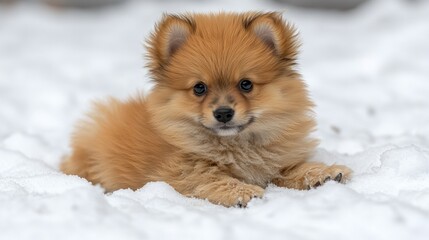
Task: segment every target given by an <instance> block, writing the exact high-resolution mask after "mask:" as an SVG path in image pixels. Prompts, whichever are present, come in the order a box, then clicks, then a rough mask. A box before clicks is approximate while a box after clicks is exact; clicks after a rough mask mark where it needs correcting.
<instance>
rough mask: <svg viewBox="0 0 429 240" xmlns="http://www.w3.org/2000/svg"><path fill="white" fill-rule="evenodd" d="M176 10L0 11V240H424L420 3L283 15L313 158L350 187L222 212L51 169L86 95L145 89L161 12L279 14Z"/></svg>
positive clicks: (201, 6) (270, 198)
mask: <svg viewBox="0 0 429 240" xmlns="http://www.w3.org/2000/svg"><path fill="white" fill-rule="evenodd" d="M173 2H174V1H159V2H156V1H154V2H148V1H144V2H143V1H136V2H131V3H128V4H125V5H121V6H119V7H116V8H108V9H104V10H99V11H95V12H90V11H77V10H74V11H70V10H61V9H56V10H52V9H49V8H45V7H42V6H38V5H26V4H21V5H17V6H14V7H10V8H6V7H4V6H0V239H2V240H3V239H38V240H39V239H246V240H251V239H389V240H392V239H413V240H419V239H428V238H427V237H428V236H429V97H428V95H429V79H428V76H429V41H428V37H429V2H428V1H399V0H392V1H389V0H385V1H382V0H379V1H377V2H372V3H370V4H368V5H365V6H363V7H362V8H360V9H358V10H356V11H353V12H348V13H339V12H317V11H306V10H302V9H297V8H288V9H287V10H286V12H285V16H286V17H287V18H288V19H290V20H291V21H293V22H294V23H295V24H296V26H297V27H298V28H299V29H300V32H301V38H302V41H303V48H302V55H301V62H300V64H301V65H300V68H301V69H302V73H303V75H304V77H305V79H306V80H307V82H308V84H309V87H310V90H311V92H312V96H313V98H314V99H315V101H316V103H317V104H318V107H317V109H316V112H317V116H318V120H319V129H318V131H317V132H316V134H317V135H318V137H320V138H321V140H322V143H321V145H320V147H319V149H318V152H317V154H316V156H315V159H317V160H321V161H324V162H327V163H333V162H337V163H341V164H346V165H348V166H350V167H351V168H352V169H353V170H354V171H355V176H354V178H353V180H352V181H351V182H350V183H349V184H347V185H340V184H336V183H328V184H327V185H326V186H323V187H321V188H318V189H316V190H310V191H296V190H288V189H282V188H277V187H274V186H270V187H269V188H268V189H267V193H266V196H265V197H264V198H263V199H257V200H254V201H252V202H251V203H250V206H249V207H248V208H247V209H239V208H232V209H227V208H224V207H221V206H216V205H212V204H210V203H208V202H207V201H203V200H198V199H188V198H185V197H183V196H181V195H180V194H178V193H177V192H175V191H174V190H173V189H172V188H171V187H169V186H168V185H166V184H165V183H151V184H147V185H146V186H145V187H143V188H142V189H140V190H137V191H135V192H133V191H131V190H119V191H116V192H114V193H112V194H104V193H103V191H102V189H101V188H99V187H96V186H92V185H91V184H89V183H88V182H87V181H86V180H84V179H80V178H78V177H76V176H66V175H64V174H62V173H60V172H59V171H58V163H59V159H60V156H61V155H63V154H64V153H67V152H68V151H69V149H68V139H69V134H70V132H71V129H72V126H73V123H74V122H75V121H76V119H78V118H79V117H80V116H82V115H83V113H84V111H86V110H87V109H88V106H89V103H90V101H91V100H93V99H97V98H102V97H105V96H108V95H113V96H116V97H119V98H125V97H126V96H129V95H132V94H135V93H137V91H141V90H147V89H148V88H149V86H148V84H147V76H146V70H145V69H143V68H142V66H143V65H144V60H143V59H142V54H143V47H142V43H143V39H144V37H145V36H147V34H148V32H149V31H150V30H151V29H152V27H153V24H154V22H155V20H157V19H158V18H159V17H160V15H161V12H163V11H182V10H187V11H210V10H219V9H224V10H249V9H253V10H284V9H285V7H284V6H280V5H275V4H274V3H271V2H267V1H264V2H262V1H254V0H251V1H247V2H244V1H226V0H224V1H222V2H214V1H196V2H188V3H187V2H185V3H180V4H178V5H177V4H176V5H171V3H173ZM411 3H413V4H411ZM145 79H146V80H145Z"/></svg>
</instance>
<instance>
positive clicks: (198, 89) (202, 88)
mask: <svg viewBox="0 0 429 240" xmlns="http://www.w3.org/2000/svg"><path fill="white" fill-rule="evenodd" d="M206 92H207V85H205V84H204V83H202V82H200V83H197V84H195V86H194V94H195V95H197V96H202V95H204V94H205V93H206Z"/></svg>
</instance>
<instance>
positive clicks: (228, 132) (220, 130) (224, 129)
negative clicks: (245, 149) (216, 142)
mask: <svg viewBox="0 0 429 240" xmlns="http://www.w3.org/2000/svg"><path fill="white" fill-rule="evenodd" d="M254 121H255V118H254V117H251V118H250V119H249V121H247V123H245V124H241V125H228V124H222V125H218V126H214V127H207V126H205V125H204V124H203V126H204V127H205V128H207V129H209V130H211V131H213V132H214V133H216V134H217V135H218V136H233V135H237V134H238V133H240V132H241V131H243V130H244V129H246V128H247V127H248V126H249V125H250V124H252V123H253V122H254Z"/></svg>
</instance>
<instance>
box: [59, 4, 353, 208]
mask: <svg viewBox="0 0 429 240" xmlns="http://www.w3.org/2000/svg"><path fill="white" fill-rule="evenodd" d="M295 35H296V34H295V31H294V29H293V28H292V27H291V26H290V25H288V24H285V22H284V21H283V19H282V17H281V15H280V14H278V13H255V12H250V13H239V14H235V13H218V14H188V15H165V16H164V17H163V19H162V20H161V21H160V23H159V24H158V25H157V26H156V28H155V31H154V33H153V34H152V35H151V37H150V39H149V40H148V52H149V54H148V59H149V64H148V67H149V69H150V72H151V74H152V77H153V80H154V82H155V83H156V85H155V87H154V89H153V90H152V92H151V93H150V94H149V95H148V96H147V97H146V98H142V97H136V98H132V99H130V100H128V101H126V102H121V101H118V100H115V99H110V100H108V101H106V102H103V103H97V104H96V105H95V109H94V110H93V111H92V113H90V114H89V118H88V119H87V120H85V121H82V122H80V124H79V125H78V126H77V129H76V131H75V133H74V135H73V137H72V148H73V152H72V154H71V156H70V157H68V159H66V161H64V162H63V164H62V166H61V169H62V170H63V171H64V172H65V173H68V174H76V175H79V176H81V177H84V178H86V179H88V180H89V181H91V182H93V183H99V184H101V185H102V186H103V187H104V188H105V189H106V190H107V191H114V190H116V189H120V188H131V189H138V188H140V187H142V186H143V185H144V184H146V183H147V182H150V181H165V182H167V183H168V184H170V185H171V186H173V187H174V188H175V189H176V190H177V191H179V192H180V193H182V194H184V195H186V196H192V197H198V198H204V199H208V200H209V201H211V202H213V203H217V204H222V205H225V206H233V205H236V204H241V205H246V204H247V202H248V201H250V200H251V199H252V198H254V197H261V196H262V195H263V193H264V188H265V187H266V186H267V184H268V183H270V182H272V183H275V184H277V185H279V186H283V187H289V188H296V189H309V188H312V187H317V186H319V185H321V184H323V183H324V182H325V181H327V180H330V179H332V180H336V181H338V182H344V181H346V180H347V179H348V178H349V176H350V170H349V169H348V168H347V167H344V166H338V165H333V166H326V165H324V164H322V163H314V162H308V161H307V160H308V158H309V157H310V156H311V154H312V152H313V150H314V148H315V146H316V144H317V142H316V141H315V140H314V139H311V138H310V137H309V133H310V132H311V131H312V130H313V128H314V127H315V122H314V119H313V117H312V116H311V108H312V107H313V103H312V102H311V101H310V100H309V98H308V94H307V91H306V88H305V85H304V83H303V81H302V80H301V76H300V75H299V74H298V73H297V72H296V70H295V69H294V65H295V64H296V54H297V43H296V38H295ZM241 79H248V80H250V81H251V82H252V83H253V89H251V91H249V92H246V91H243V90H242V89H240V87H239V84H240V80H241ZM198 83H204V84H205V85H206V86H207V91H206V92H205V93H204V94H203V95H201V96H197V95H196V94H195V92H194V89H193V88H194V86H195V85H196V84H198ZM219 107H228V108H231V109H233V110H234V111H235V113H234V115H233V119H232V120H231V121H230V122H227V123H225V124H224V123H223V122H219V121H217V120H216V118H215V117H214V114H213V112H214V111H215V110H216V109H218V108H219Z"/></svg>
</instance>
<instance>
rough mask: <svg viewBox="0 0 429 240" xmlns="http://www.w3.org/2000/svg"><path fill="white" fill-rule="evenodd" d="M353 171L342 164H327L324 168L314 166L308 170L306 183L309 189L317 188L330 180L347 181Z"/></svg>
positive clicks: (305, 178)
mask: <svg viewBox="0 0 429 240" xmlns="http://www.w3.org/2000/svg"><path fill="white" fill-rule="evenodd" d="M351 174H352V171H351V170H350V169H349V168H348V167H346V166H342V165H332V166H325V167H324V168H314V169H311V170H310V171H308V172H306V174H305V177H304V185H305V186H306V188H307V189H312V188H317V187H320V186H322V185H323V184H324V183H326V182H328V181H336V182H339V183H345V182H347V181H348V180H350V177H351Z"/></svg>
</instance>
